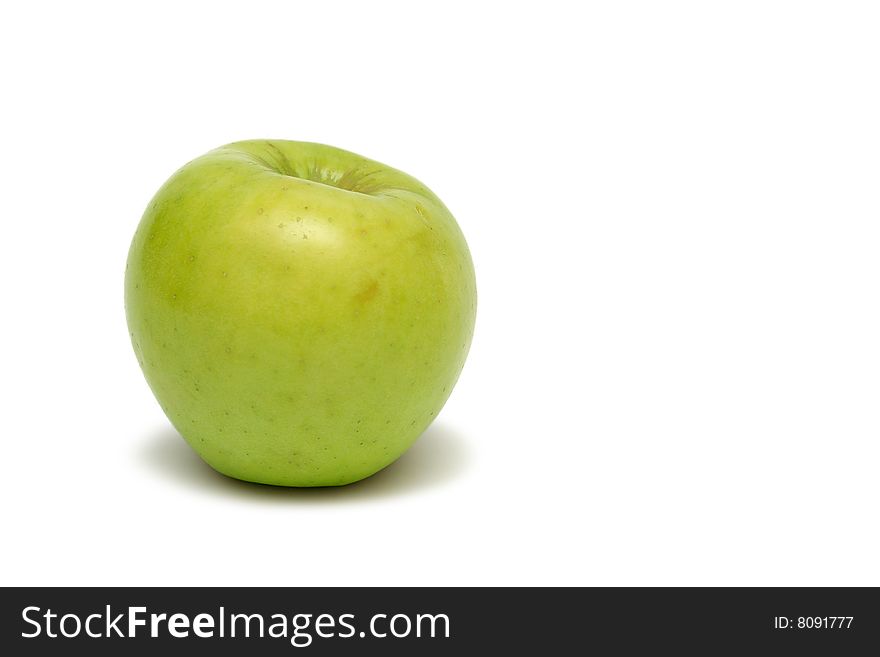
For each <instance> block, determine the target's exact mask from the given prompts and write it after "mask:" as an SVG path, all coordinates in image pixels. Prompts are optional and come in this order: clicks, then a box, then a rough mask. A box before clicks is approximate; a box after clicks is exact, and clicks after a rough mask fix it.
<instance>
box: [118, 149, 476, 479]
mask: <svg viewBox="0 0 880 657" xmlns="http://www.w3.org/2000/svg"><path fill="white" fill-rule="evenodd" d="M125 307H126V316H127V319H128V326H129V331H130V334H131V341H132V345H133V347H134V351H135V354H136V355H137V359H138V362H139V363H140V365H141V368H142V369H143V372H144V375H145V377H146V379H147V382H148V383H149V385H150V388H151V389H152V391H153V393H154V394H155V396H156V399H157V400H158V401H159V403H160V405H161V406H162V409H163V410H164V411H165V413H166V415H167V416H168V418H169V419H170V420H171V422H172V423H173V424H174V426H175V427H176V428H177V430H178V431H179V432H180V433H181V435H182V436H183V437H184V438H185V439H186V441H187V442H188V443H189V444H190V445H191V446H192V448H193V449H194V450H195V451H196V452H197V453H198V454H199V455H200V456H201V457H202V458H203V459H204V460H205V461H206V462H207V463H208V464H210V465H211V466H212V467H213V468H215V469H216V470H218V471H219V472H221V473H223V474H225V475H228V476H230V477H235V478H237V479H243V480H246V481H253V482H259V483H264V484H275V485H281V486H336V485H342V484H348V483H351V482H354V481H358V480H360V479H363V478H364V477H368V476H370V475H371V474H373V473H375V472H377V471H378V470H380V469H382V468H384V467H385V466H387V465H388V464H390V463H392V462H393V461H394V460H396V459H397V458H398V457H400V456H401V454H403V453H404V452H405V451H406V450H407V449H408V448H409V447H410V446H411V445H412V444H413V442H414V441H415V440H416V438H418V436H419V435H420V434H421V433H422V432H423V431H424V430H425V429H426V428H427V426H428V425H429V424H430V423H431V422H432V420H433V419H434V418H435V417H436V415H437V413H438V412H439V411H440V409H441V408H442V407H443V405H444V403H445V402H446V400H447V398H448V397H449V394H450V393H451V391H452V388H453V386H454V385H455V382H456V380H457V379H458V376H459V374H460V372H461V369H462V366H463V365H464V361H465V357H466V356H467V353H468V349H469V347H470V343H471V337H472V335H473V328H474V320H475V312H476V283H475V278H474V268H473V263H472V261H471V256H470V253H469V251H468V247H467V244H466V242H465V240H464V237H463V235H462V233H461V230H460V229H459V227H458V225H457V224H456V222H455V219H454V218H453V217H452V215H451V214H450V212H449V211H448V210H447V209H446V207H445V206H444V205H443V203H441V201H440V200H439V199H438V198H437V197H436V196H435V195H434V194H433V193H432V192H431V191H429V190H428V189H427V188H426V187H425V186H424V185H422V184H421V183H420V182H419V181H417V180H415V179H414V178H412V177H410V176H408V175H406V174H404V173H402V172H400V171H397V170H395V169H392V168H390V167H387V166H385V165H383V164H380V163H378V162H375V161H372V160H369V159H366V158H363V157H360V156H358V155H355V154H353V153H350V152H347V151H342V150H339V149H336V148H332V147H329V146H324V145H320V144H312V143H304V142H292V141H280V140H254V141H244V142H238V143H234V144H230V145H228V146H224V147H221V148H218V149H216V150H213V151H211V152H209V153H207V154H205V155H203V156H202V157H199V158H197V159H195V160H193V161H192V162H190V163H188V164H187V165H185V166H184V167H183V168H181V169H180V170H179V171H177V172H176V173H175V174H174V175H173V176H172V177H171V178H170V179H169V180H168V181H167V182H166V183H165V185H164V186H163V187H162V188H161V189H160V190H159V191H158V193H157V194H156V196H155V197H154V198H153V199H152V201H151V202H150V204H149V206H148V207H147V210H146V212H145V213H144V216H143V218H142V220H141V222H140V225H139V226H138V229H137V232H136V233H135V236H134V239H133V241H132V244H131V249H130V252H129V256H128V263H127V266H126V276H125Z"/></svg>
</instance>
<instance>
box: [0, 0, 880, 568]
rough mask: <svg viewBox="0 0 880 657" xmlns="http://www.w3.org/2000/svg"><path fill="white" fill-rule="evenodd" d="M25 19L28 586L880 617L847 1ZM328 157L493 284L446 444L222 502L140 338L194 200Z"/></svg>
mask: <svg viewBox="0 0 880 657" xmlns="http://www.w3.org/2000/svg"><path fill="white" fill-rule="evenodd" d="M128 4H129V3H111V2H107V3H102V4H99V3H94V2H75V3H62V2H58V3H54V4H52V3H42V2H32V3H7V4H6V5H4V9H3V10H2V15H0V62H2V63H0V66H2V69H3V70H2V77H0V97H2V99H3V100H2V105H0V113H2V122H0V144H2V146H3V152H2V158H0V180H2V195H0V208H2V229H0V230H2V232H0V284H2V308H3V320H2V324H0V331H2V340H0V349H2V354H0V357H2V360H0V372H2V386H3V389H2V399H3V422H2V430H0V433H2V478H0V482H2V483H0V486H2V489H0V495H2V515H3V518H2V533H3V536H4V538H3V541H2V548H0V550H2V559H0V581H2V583H3V584H22V585H37V584H44V585H47V584H65V585H66V584H113V585H136V584H142V585H158V584H182V585H197V584H202V585H207V584H211V585H225V584H232V585H244V584H252V585H306V584H309V585H347V584H352V585H354V584H358V585H360V584H383V585H397V584H403V585H430V584H443V585H446V584H466V585H487V584H501V585H514V584H548V585H550V584H552V585H568V584H572V585H573V584H578V585H660V584H667V585H710V584H712V585H746V584H749V585H758V584H760V585H808V584H809V585H830V584H836V585H867V584H872V585H878V584H880V560H878V558H877V555H878V554H880V531H878V522H877V520H878V513H877V506H878V499H880V477H878V470H880V411H878V409H880V257H878V256H880V186H878V182H880V85H878V73H880V40H878V38H877V37H878V33H880V15H878V10H877V9H876V5H872V3H849V2H826V3H817V2H729V3H726V2H724V3H722V2H712V3H706V2H671V3H657V2H644V3H636V2H597V3H575V2H570V3H569V2H551V1H544V2H540V3H515V2H513V3H511V2H505V3H497V4H495V3H489V2H485V3H482V2H467V3H464V4H462V5H457V4H455V3H452V2H443V3H434V4H433V5H432V6H431V8H429V7H428V5H426V4H425V3H415V2H399V3H390V2H376V1H372V2H349V3H343V2H332V3H330V2H328V3H321V2H310V3H303V2H273V3H270V2H258V1H255V0H250V1H248V2H237V3H231V4H225V3H220V2H209V3H191V2H172V3H161V2H155V1H154V2H150V3H142V5H141V7H140V8H139V9H135V8H132V7H129V6H128ZM257 137H273V138H287V139H302V140H312V141H320V142H325V143H329V144H332V145H335V146H339V147H342V148H346V149H349V150H353V151H355V152H358V153H361V154H363V155H366V156H369V157H373V158H375V159H378V160H380V161H383V162H385V163H387V164H390V165H392V166H395V167H398V168H400V169H403V170H405V171H407V172H409V173H411V174H413V175H415V176H416V177H418V178H420V179H422V180H423V181H424V182H426V183H427V184H428V185H429V186H430V187H432V189H433V190H434V191H435V192H436V193H437V194H438V195H439V196H440V197H441V198H442V199H444V201H445V202H446V204H447V205H448V206H449V207H450V209H451V210H452V211H453V213H454V214H455V215H456V217H457V218H458V221H459V223H460V225H461V226H462V229H463V230H464V232H465V235H466V236H467V238H468V240H469V242H470V245H471V249H472V252H473V256H474V260H475V263H476V267H477V278H478V285H479V293H480V300H479V312H478V321H477V333H476V336H475V340H474V344H473V348H472V350H471V356H470V359H469V361H468V363H467V365H466V367H465V371H464V374H463V375H462V378H461V380H460V383H459V385H458V387H457V388H456V390H455V392H454V394H453V396H452V399H451V400H450V402H449V404H448V405H447V407H446V408H445V409H444V411H443V412H442V414H441V415H440V417H439V418H438V419H437V421H436V423H435V425H434V426H433V427H432V428H430V429H429V430H428V432H427V433H426V434H425V435H424V436H423V437H422V439H420V441H419V442H418V443H417V444H416V446H415V447H414V448H413V449H412V450H411V451H410V452H409V453H408V454H407V455H406V456H404V458H403V459H402V460H401V461H399V462H398V463H397V464H395V465H393V466H391V468H390V469H388V470H387V471H385V472H383V473H381V474H380V475H378V476H376V477H375V478H373V479H371V480H368V481H366V482H364V483H362V484H359V485H354V486H351V487H348V488H343V489H330V490H285V489H273V488H267V487H258V486H253V485H248V484H241V483H237V482H233V481H231V480H226V479H223V478H222V477H220V476H218V475H215V474H214V473H213V472H212V471H211V470H209V469H208V468H207V466H204V465H202V463H201V461H199V459H198V458H197V457H196V456H195V455H194V454H193V453H192V452H191V451H190V450H189V448H188V447H187V446H186V445H185V443H184V442H183V441H182V439H180V438H179V437H178V436H177V435H176V434H175V433H174V431H173V430H172V429H171V428H170V426H169V423H168V422H167V420H166V419H165V418H164V416H163V415H162V413H161V411H160V409H159V406H158V404H157V403H156V402H155V401H154V400H153V398H152V396H151V394H150V392H149V389H148V388H147V385H146V384H145V382H144V381H143V378H142V376H141V373H140V371H139V369H138V367H137V363H136V361H135V358H134V355H133V354H132V351H131V348H130V345H129V341H128V333H127V330H126V326H125V318H124V313H123V302H122V280H123V269H124V264H125V258H126V253H127V249H128V244H129V240H130V239H131V236H132V234H133V233H134V230H135V226H136V224H137V222H138V220H139V218H140V215H141V213H142V211H143V209H144V207H145V206H146V204H147V202H148V201H149V199H150V197H151V196H152V194H153V193H154V192H155V191H156V189H157V188H158V187H159V185H160V184H161V183H162V182H163V181H164V180H165V178H166V177H167V176H169V175H170V174H171V173H172V172H173V171H174V170H175V169H176V168H177V167H178V166H180V165H182V164H183V163H185V162H186V161H188V160H189V159H191V158H193V157H195V156H197V155H199V154H201V153H203V152H205V151H207V150H209V149H211V148H213V147H216V146H219V145H221V144H224V143H226V142H230V141H234V140H238V139H244V138H257Z"/></svg>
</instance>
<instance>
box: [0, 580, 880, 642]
mask: <svg viewBox="0 0 880 657" xmlns="http://www.w3.org/2000/svg"><path fill="white" fill-rule="evenodd" d="M0 614H2V616H0V618H2V638H0V641H2V644H0V650H2V653H3V654H6V655H30V654H39V655H52V654H59V655H60V654H68V653H69V652H70V651H71V650H76V651H77V652H79V651H83V652H84V653H85V654H90V655H120V654H140V653H141V652H144V653H146V652H148V651H149V652H150V653H153V652H154V651H158V650H161V654H163V655H177V654H180V655H192V654H202V653H201V651H210V654H218V655H239V654H247V655H291V654H300V653H301V654H309V655H346V654H352V655H356V654H383V655H449V654H458V652H457V651H462V650H463V651H473V650H477V649H480V650H489V651H491V652H490V654H502V653H501V651H515V652H514V654H552V655H563V654H585V653H589V652H591V651H593V650H601V651H602V652H604V653H606V654H607V652H608V651H613V652H619V653H620V654H636V651H637V650H638V651H641V652H640V653H639V654H645V653H644V650H645V648H646V647H647V648H652V650H651V652H650V653H648V654H654V653H655V652H656V653H657V654H667V653H668V654H700V655H706V654H715V653H717V652H718V651H720V650H723V651H725V652H726V651H729V650H731V649H734V650H742V651H744V652H743V653H742V654H826V655H850V654H853V655H855V654H868V653H867V652H866V651H876V650H877V649H878V647H880V597H878V591H877V589H871V588H857V589H844V588H821V589H820V588H794V589H774V588H763V589H762V588H736V589H719V588H674V589H659V588H651V589H638V588H630V589H601V588H600V589H583V588H564V589H559V588H556V589H549V588H501V589H467V588H465V589H462V588H439V589H424V588H378V589H376V588H372V589H371V588H270V589H265V588H200V589H175V588H18V589H16V588H7V589H3V590H2V607H0ZM194 650H196V651H199V652H197V653H194V652H193V651H194ZM670 651H671V652H670ZM462 654H470V653H468V652H465V653H462Z"/></svg>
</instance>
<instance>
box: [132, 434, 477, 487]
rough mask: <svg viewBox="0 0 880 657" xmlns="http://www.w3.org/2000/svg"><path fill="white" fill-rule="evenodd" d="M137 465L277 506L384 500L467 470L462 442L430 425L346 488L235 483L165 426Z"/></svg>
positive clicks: (183, 482) (177, 481) (178, 481)
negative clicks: (389, 459)
mask: <svg viewBox="0 0 880 657" xmlns="http://www.w3.org/2000/svg"><path fill="white" fill-rule="evenodd" d="M138 458H139V461H140V462H141V463H142V464H143V465H144V466H146V467H147V468H149V469H151V470H154V471H155V472H157V473H159V474H160V475H162V476H163V477H164V478H165V479H166V480H168V481H170V482H172V483H174V484H177V485H181V486H186V487H189V488H197V489H200V490H203V491H211V492H214V493H219V494H224V495H233V496H236V497H241V498H248V497H250V498H255V499H260V500H272V501H277V502H285V503H291V502H314V503H319V502H343V501H352V500H355V499H358V500H362V499H368V498H380V497H390V496H394V495H403V494H407V493H413V492H417V491H421V490H424V489H427V488H432V487H434V486H438V485H442V484H445V483H448V482H449V481H451V480H453V479H454V478H455V477H457V476H459V475H460V474H461V473H462V472H463V471H464V470H465V468H466V467H467V462H468V452H467V447H466V443H465V440H464V439H463V438H462V437H461V436H460V434H459V433H458V432H457V431H455V430H454V429H451V428H449V427H448V426H445V425H443V424H442V423H440V422H434V423H433V424H432V425H431V426H430V427H428V429H427V430H426V431H425V432H424V433H423V434H422V435H421V437H419V439H418V440H417V441H416V443H415V444H414V445H413V446H412V447H411V448H410V449H409V451H407V452H406V453H405V454H404V455H403V456H402V457H400V458H399V459H398V460H397V461H395V462H394V463H392V464H391V465H389V466H388V467H386V468H385V469H383V470H380V471H379V472H377V473H376V474H374V475H373V476H371V477H368V478H367V479H364V480H362V481H358V482H355V483H353V484H349V485H347V486H335V487H324V488H285V487H281V486H267V485H264V484H254V483H250V482H246V481H239V480H238V479H232V478H230V477H227V476H225V475H222V474H220V473H219V472H217V471H216V470H214V469H213V468H211V467H210V466H209V465H208V464H207V463H205V462H204V461H202V459H201V458H199V456H198V455H197V454H196V453H195V452H194V451H193V450H192V449H191V448H190V446H189V445H187V444H186V441H184V439H183V438H182V437H181V436H180V434H179V433H177V431H176V430H175V429H174V428H173V427H171V426H166V427H164V428H163V429H161V430H159V431H157V432H155V433H154V434H152V435H151V436H150V437H149V438H148V440H147V441H146V443H145V445H144V446H143V448H142V449H141V450H140V452H139V453H138Z"/></svg>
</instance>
